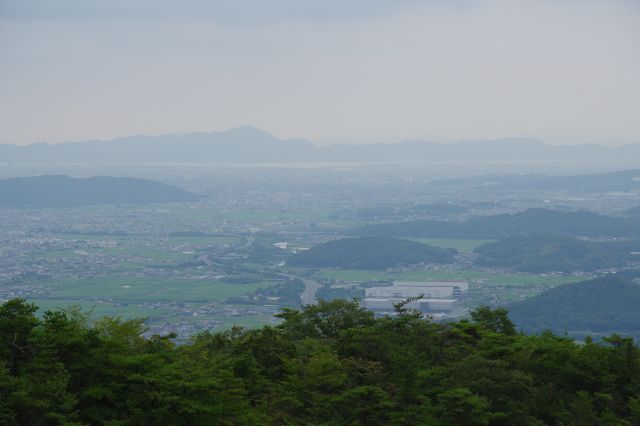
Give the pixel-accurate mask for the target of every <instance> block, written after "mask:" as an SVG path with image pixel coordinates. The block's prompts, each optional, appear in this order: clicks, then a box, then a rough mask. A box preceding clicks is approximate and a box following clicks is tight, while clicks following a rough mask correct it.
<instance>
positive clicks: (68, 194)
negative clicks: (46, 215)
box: [0, 175, 198, 207]
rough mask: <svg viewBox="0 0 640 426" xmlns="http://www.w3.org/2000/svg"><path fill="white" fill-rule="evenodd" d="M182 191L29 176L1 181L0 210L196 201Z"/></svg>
mask: <svg viewBox="0 0 640 426" xmlns="http://www.w3.org/2000/svg"><path fill="white" fill-rule="evenodd" d="M197 199H198V197H197V196H196V195H194V194H192V193H190V192H187V191H185V190H184V189H182V188H178V187H176V186H172V185H167V184H164V183H161V182H156V181H152V180H147V179H137V178H128V177H111V176H95V177H90V178H82V179H77V178H73V177H70V176H58V175H51V176H30V177H19V178H11V179H4V180H0V207H69V206H82V205H90V204H114V203H126V204H143V203H171V202H185V201H195V200H197Z"/></svg>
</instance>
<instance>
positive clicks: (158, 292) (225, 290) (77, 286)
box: [40, 276, 274, 302]
mask: <svg viewBox="0 0 640 426" xmlns="http://www.w3.org/2000/svg"><path fill="white" fill-rule="evenodd" d="M273 284H274V283H273V282H269V281H264V282H258V283H251V284H228V283H224V282H219V281H212V280H188V279H176V278H172V279H163V278H132V277H126V276H109V277H100V278H83V279H70V280H62V281H54V280H52V281H45V282H42V283H40V287H42V288H45V289H46V290H48V291H49V293H50V294H51V296H53V297H56V298H67V299H85V298H87V297H92V298H110V299H114V300H126V301H135V302H154V301H155V302H172V301H177V302H206V301H216V300H217V301H223V300H226V299H227V298H229V297H233V296H241V295H244V294H246V293H249V292H253V291H255V290H257V289H258V288H260V287H269V286H271V285H273Z"/></svg>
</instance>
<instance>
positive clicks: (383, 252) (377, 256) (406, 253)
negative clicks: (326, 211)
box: [287, 237, 456, 269]
mask: <svg viewBox="0 0 640 426" xmlns="http://www.w3.org/2000/svg"><path fill="white" fill-rule="evenodd" d="M455 254H456V250H454V249H443V248H439V247H433V246H429V245H427V244H421V243H417V242H415V241H408V240H399V239H396V238H388V237H363V238H344V239H340V240H334V241H329V242H327V243H324V244H320V245H318V246H315V247H313V248H311V249H310V250H307V251H303V252H300V253H297V254H296V255H295V256H293V257H291V258H290V259H289V260H288V261H287V264H288V265H291V266H301V267H310V268H345V269H385V268H392V267H398V266H408V265H414V264H417V263H421V262H425V263H452V262H453V260H454V256H455Z"/></svg>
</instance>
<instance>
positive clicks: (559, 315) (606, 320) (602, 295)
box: [510, 276, 640, 336]
mask: <svg viewBox="0 0 640 426" xmlns="http://www.w3.org/2000/svg"><path fill="white" fill-rule="evenodd" d="M638 306H640V284H636V283H635V282H633V281H629V280H626V279H622V278H618V277H615V276H608V277H602V278H597V279H594V280H590V281H584V282H578V283H572V284H565V285H562V286H559V287H556V288H554V289H551V290H548V291H546V292H544V293H542V294H540V295H538V296H535V297H533V298H531V299H527V300H524V301H522V302H518V303H516V304H513V305H512V306H511V307H510V311H511V317H512V318H513V319H514V321H515V322H516V323H517V324H518V326H519V327H522V328H523V329H524V330H525V331H541V330H547V329H548V330H553V331H556V332H559V333H564V332H576V331H587V332H594V333H595V332H599V333H607V332H611V331H613V330H616V331H625V332H626V333H628V334H632V335H635V336H640V309H638Z"/></svg>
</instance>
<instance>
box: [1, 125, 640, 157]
mask: <svg viewBox="0 0 640 426" xmlns="http://www.w3.org/2000/svg"><path fill="white" fill-rule="evenodd" d="M3 142H8V141H3ZM632 158H638V159H640V143H638V144H629V145H622V146H618V147H605V146H601V145H595V144H582V145H566V146H552V145H548V144H546V143H544V142H541V141H538V140H536V139H531V138H504V139H495V140H477V141H462V142H455V143H439V142H433V141H416V140H407V141H400V142H396V143H375V144H334V145H330V146H325V147H318V146H316V145H313V144H312V143H311V142H309V141H307V140H305V139H280V138H278V137H276V136H273V135H272V134H270V133H268V132H266V131H264V130H261V129H257V128H255V127H251V126H242V127H237V128H234V129H229V130H226V131H223V132H211V133H181V134H168V135H160V136H145V135H138V136H127V137H122V138H117V139H112V140H108V141H95V140H92V141H85V142H66V143H58V144H46V143H34V144H31V145H26V146H20V145H12V144H9V143H0V159H1V160H0V161H1V162H3V163H60V164H71V163H92V164H114V163H118V164H138V163H185V164H187V163H223V162H235V163H244V162H443V161H444V162H496V161H516V162H520V161H524V162H530V161H584V160H598V161H601V160H629V159H632Z"/></svg>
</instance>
